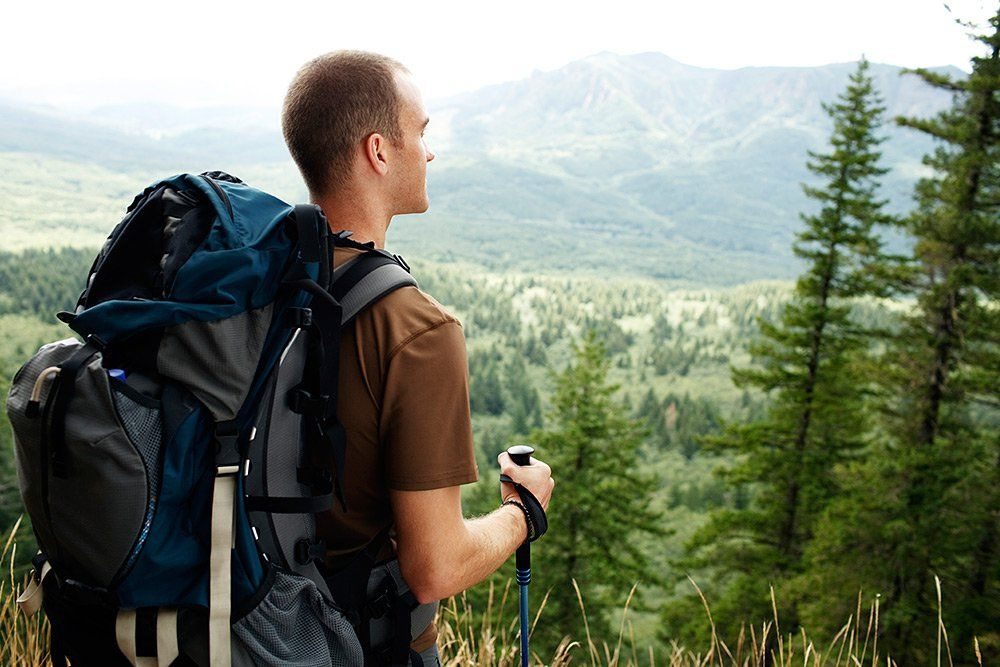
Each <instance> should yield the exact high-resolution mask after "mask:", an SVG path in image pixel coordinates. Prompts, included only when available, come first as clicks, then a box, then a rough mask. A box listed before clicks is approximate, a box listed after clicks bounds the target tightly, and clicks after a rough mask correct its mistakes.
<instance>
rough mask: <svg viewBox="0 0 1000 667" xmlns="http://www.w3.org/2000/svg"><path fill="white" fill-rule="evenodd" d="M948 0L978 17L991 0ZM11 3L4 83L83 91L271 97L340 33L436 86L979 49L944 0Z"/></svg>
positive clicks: (82, 99)
mask: <svg viewBox="0 0 1000 667" xmlns="http://www.w3.org/2000/svg"><path fill="white" fill-rule="evenodd" d="M950 6H951V8H952V9H953V10H954V16H958V17H961V18H965V19H972V20H977V21H980V22H982V21H984V20H985V19H986V18H987V17H988V16H989V15H990V14H992V13H994V12H995V11H996V9H997V0H991V1H987V0H954V1H953V2H951V3H950ZM3 14H4V20H3V23H4V28H3V30H2V32H0V96H6V97H15V98H17V99H21V100H34V101H37V102H40V103H52V104H59V105H72V106H83V107H90V106H96V105H99V104H105V103H113V102H134V101H140V102H153V101H161V100H169V101H171V102H173V103H174V104H178V105H181V106H203V105H211V104H240V105H244V104H249V105H263V106H274V105H276V104H278V103H279V101H280V99H281V97H282V96H283V94H284V91H285V87H286V86H287V84H288V81H289V79H290V78H291V76H292V75H293V74H294V72H295V70H296V69H297V68H298V66H299V65H301V64H302V63H303V62H305V61H306V60H308V59H309V58H311V57H313V56H315V55H317V54H319V53H323V52H325V51H329V50H333V49H338V48H361V49H368V50H373V51H380V52H383V53H386V54H388V55H391V56H394V57H396V58H398V59H399V60H401V61H403V63H404V64H406V65H407V66H408V67H409V68H410V69H411V70H412V71H413V72H414V74H415V75H416V76H417V79H418V81H419V82H420V84H421V86H422V88H423V90H424V93H425V97H427V98H429V99H433V98H438V97H444V96H447V95H450V94H453V93H456V92H461V91H465V90H471V89H474V88H477V87H479V86H482V85H485V84H489V83H497V82H500V81H506V80H510V79H517V78H521V77H525V76H528V75H530V74H531V72H532V71H533V70H550V69H555V68H557V67H560V66H562V65H565V64H566V63H568V62H570V61H573V60H576V59H579V58H582V57H585V56H587V55H590V54H593V53H597V52H600V51H614V52H617V53H637V52H642V51H660V52H662V53H665V54H667V55H668V56H670V57H672V58H674V59H676V60H679V61H681V62H684V63H688V64H691V65H698V66H702V67H720V68H737V67H744V66H756V65H792V66H798V65H822V64H827V63H832V62H844V61H850V60H856V59H857V58H858V57H859V56H860V55H861V54H862V53H864V54H865V55H867V57H868V58H869V60H873V61H875V62H884V63H890V64H895V65H904V66H923V65H926V66H935V65H955V66H957V67H961V68H963V69H966V70H967V69H968V61H969V57H970V56H971V55H973V54H974V53H977V52H978V51H977V46H976V44H975V43H974V42H972V41H971V40H969V39H968V38H967V37H966V35H965V31H964V30H963V28H961V27H960V26H957V25H955V23H954V20H953V16H952V15H949V14H948V12H947V11H946V10H945V8H944V5H943V3H942V2H940V1H939V0H826V1H823V2H817V1H815V0H715V1H713V0H701V1H700V2H699V1H697V0H684V1H678V0H652V1H651V0H645V1H641V2H640V1H637V0H604V1H603V2H599V3H598V2H586V1H582V0H573V1H563V0H530V1H525V0H510V1H507V2H481V1H479V0H464V1H459V0H443V1H441V2H434V1H426V2H415V1H413V0H410V1H409V2H396V1H387V0H383V1H379V0H375V1H374V2H367V1H365V0H355V1H354V2H343V0H328V1H327V2H318V1H317V0H313V1H312V2H305V1H302V0H277V1H275V2H268V3H265V2H255V1H254V0H244V1H243V2H227V1H225V0H218V1H215V2H213V1H211V0H200V1H198V2H188V1H186V0H173V1H171V2H144V1H143V0H129V1H119V0H113V1H104V0H93V1H91V2H81V1H80V0H72V1H69V2H63V1H60V2H43V1H41V0H14V1H12V2H9V3H6V6H5V8H4V11H3Z"/></svg>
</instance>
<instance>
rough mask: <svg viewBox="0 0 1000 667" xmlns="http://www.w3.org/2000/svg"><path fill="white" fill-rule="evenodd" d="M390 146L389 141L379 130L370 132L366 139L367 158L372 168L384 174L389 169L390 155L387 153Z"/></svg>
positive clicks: (365, 150)
mask: <svg viewBox="0 0 1000 667" xmlns="http://www.w3.org/2000/svg"><path fill="white" fill-rule="evenodd" d="M388 148H389V141H388V140H387V139H386V138H385V137H383V136H382V135H381V134H379V133H378V132H373V133H371V134H369V135H368V137H367V138H366V139H365V146H364V154H365V159H366V160H367V162H368V164H369V166H370V167H371V168H372V169H374V170H375V171H377V172H378V173H379V174H382V175H385V174H386V172H388V171H389V163H388V161H387V159H388V156H387V155H386V151H387V150H388Z"/></svg>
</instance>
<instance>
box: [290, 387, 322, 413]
mask: <svg viewBox="0 0 1000 667" xmlns="http://www.w3.org/2000/svg"><path fill="white" fill-rule="evenodd" d="M329 400H330V397H329V396H327V395H326V394H320V395H319V396H314V395H313V394H311V393H310V392H308V391H306V390H305V389H292V390H291V391H289V392H288V409H289V410H291V411H292V412H294V413H296V414H300V415H309V416H313V417H318V416H321V415H322V414H323V411H324V410H325V409H326V404H327V402H328V401H329Z"/></svg>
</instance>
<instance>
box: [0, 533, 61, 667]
mask: <svg viewBox="0 0 1000 667" xmlns="http://www.w3.org/2000/svg"><path fill="white" fill-rule="evenodd" d="M20 527H21V519H18V520H17V522H16V523H15V524H14V527H13V528H12V529H11V531H10V535H8V536H7V541H6V542H5V543H4V545H3V552H2V553H0V563H7V565H8V568H7V569H8V576H6V577H3V579H2V580H0V665H17V666H18V667H34V666H35V665H45V664H47V663H48V655H49V623H48V621H47V620H45V615H44V614H36V615H35V616H32V617H28V616H25V615H24V614H22V613H21V611H20V610H19V609H18V608H17V596H18V595H19V594H20V592H21V591H22V590H24V587H25V585H27V578H19V577H17V575H16V574H15V573H14V561H15V560H16V556H17V540H16V537H17V532H18V529H20Z"/></svg>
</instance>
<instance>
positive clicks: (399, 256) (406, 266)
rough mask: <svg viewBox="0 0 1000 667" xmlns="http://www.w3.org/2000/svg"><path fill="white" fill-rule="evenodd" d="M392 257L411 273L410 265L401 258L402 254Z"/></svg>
mask: <svg viewBox="0 0 1000 667" xmlns="http://www.w3.org/2000/svg"><path fill="white" fill-rule="evenodd" d="M392 258H393V259H394V260H396V263H397V264H399V265H400V266H401V267H403V268H404V269H406V272H407V273H412V271H410V265H409V264H407V263H406V260H405V259H403V256H402V255H393V256H392Z"/></svg>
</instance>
